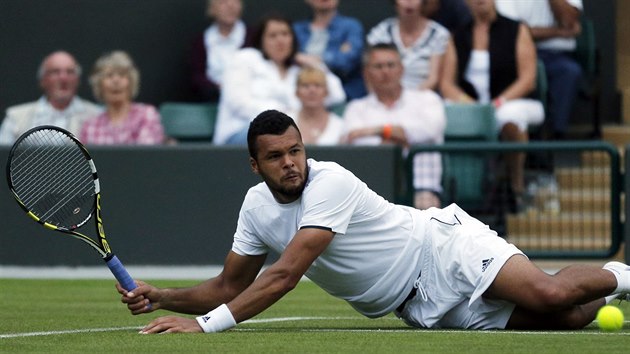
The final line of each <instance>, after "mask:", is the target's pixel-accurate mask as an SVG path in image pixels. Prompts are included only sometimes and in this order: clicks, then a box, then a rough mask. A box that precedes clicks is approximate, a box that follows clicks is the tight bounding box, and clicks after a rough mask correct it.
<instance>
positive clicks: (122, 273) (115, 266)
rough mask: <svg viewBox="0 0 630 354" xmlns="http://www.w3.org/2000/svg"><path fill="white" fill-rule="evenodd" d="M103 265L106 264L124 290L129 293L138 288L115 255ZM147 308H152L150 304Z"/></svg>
mask: <svg viewBox="0 0 630 354" xmlns="http://www.w3.org/2000/svg"><path fill="white" fill-rule="evenodd" d="M105 263H107V266H108V267H109V270H111V271H112V273H113V274H114V277H116V280H118V282H119V283H120V285H121V286H122V287H123V288H124V289H125V290H127V291H131V290H133V289H135V288H137V287H138V286H137V285H136V283H135V282H134V281H133V278H131V275H129V272H127V269H125V266H123V264H122V263H121V262H120V259H118V257H116V255H113V254H112V255H111V258H109V260H106V261H105ZM147 306H148V307H149V308H152V306H151V304H148V305H147Z"/></svg>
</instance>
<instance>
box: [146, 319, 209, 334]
mask: <svg viewBox="0 0 630 354" xmlns="http://www.w3.org/2000/svg"><path fill="white" fill-rule="evenodd" d="M201 332H203V330H202V329H201V326H199V323H197V320H195V319H190V318H183V317H177V316H165V317H158V318H156V319H155V320H153V321H151V323H149V324H148V325H146V326H145V327H144V328H142V329H141V330H140V333H141V334H153V333H201Z"/></svg>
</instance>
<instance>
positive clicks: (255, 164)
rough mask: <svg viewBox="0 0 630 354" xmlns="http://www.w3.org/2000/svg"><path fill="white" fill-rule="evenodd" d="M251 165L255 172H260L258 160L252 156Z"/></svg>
mask: <svg viewBox="0 0 630 354" xmlns="http://www.w3.org/2000/svg"><path fill="white" fill-rule="evenodd" d="M249 165H250V166H251V168H252V171H253V172H254V173H255V174H259V173H258V162H256V160H255V159H254V158H253V157H250V158H249Z"/></svg>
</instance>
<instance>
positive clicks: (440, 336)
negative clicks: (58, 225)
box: [0, 279, 630, 354]
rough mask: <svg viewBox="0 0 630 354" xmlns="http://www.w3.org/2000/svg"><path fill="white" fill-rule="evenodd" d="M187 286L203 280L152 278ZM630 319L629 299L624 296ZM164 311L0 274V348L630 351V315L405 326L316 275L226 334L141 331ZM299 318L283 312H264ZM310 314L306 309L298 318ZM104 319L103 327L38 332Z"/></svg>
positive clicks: (81, 285) (109, 286)
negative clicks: (566, 324) (580, 325)
mask: <svg viewBox="0 0 630 354" xmlns="http://www.w3.org/2000/svg"><path fill="white" fill-rule="evenodd" d="M152 283H153V284H154V285H158V286H186V285H191V284H194V283H196V281H164V280H160V281H153V282H152ZM620 307H621V308H622V310H623V311H624V313H625V315H626V318H628V319H630V306H629V305H628V304H627V303H622V304H621V305H620ZM166 314H169V313H168V312H164V311H158V312H157V313H153V314H150V315H142V316H132V315H130V314H129V313H128V312H127V310H126V308H125V307H124V305H123V304H121V303H120V302H119V295H118V294H117V293H116V291H115V289H114V286H113V281H108V280H31V279H29V280H22V279H20V280H13V279H1V280H0V316H1V319H2V321H0V352H2V353H5V352H63V353H70V352H71V353H88V352H123V351H124V352H132V353H134V352H136V353H147V352H159V353H167V352H168V353H172V352H216V353H232V352H238V353H278V352H292V353H293V352H295V353H407V352H426V353H484V354H489V353H508V352H509V353H572V354H575V353H607V354H608V353H627V352H630V325H629V324H628V322H626V323H625V326H624V329H623V330H621V331H620V332H615V333H606V332H602V331H600V330H599V329H598V328H597V326H596V325H595V324H594V323H593V324H591V325H590V326H589V327H587V328H586V329H583V330H581V331H575V332H520V331H485V332H481V331H439V330H418V329H413V328H409V327H407V326H406V325H405V324H404V323H402V322H401V321H400V320H398V319H396V318H395V317H393V316H391V315H390V316H386V317H384V318H380V319H375V320H373V319H367V318H365V317H362V316H360V315H359V314H358V313H356V312H355V311H354V310H352V309H351V308H350V306H348V305H347V304H346V303H345V302H343V301H340V300H338V299H335V298H333V297H331V296H329V295H327V294H325V293H324V292H323V291H321V290H320V289H319V288H317V287H316V286H315V285H314V284H312V283H310V282H302V283H300V285H299V286H298V287H297V288H296V289H295V290H294V291H293V292H291V293H290V294H289V295H287V296H286V297H285V298H284V299H282V301H280V302H279V303H277V304H276V305H274V306H273V307H272V308H270V309H269V310H267V311H265V312H264V313H262V314H261V315H259V316H257V317H256V318H255V320H256V321H254V322H251V323H242V324H240V325H239V326H237V327H236V328H235V329H233V330H230V331H228V332H224V333H218V334H169V335H140V334H138V333H137V332H138V329H137V328H139V327H141V326H143V325H144V324H146V323H148V322H149V321H150V320H151V319H152V318H155V317H157V316H161V315H166ZM274 318H275V319H279V318H291V319H290V320H284V321H276V322H271V321H264V320H270V319H274ZM299 318H302V319H299ZM86 329H106V330H103V331H102V332H90V333H88V332H78V333H45V334H39V335H33V336H18V335H23V334H25V333H34V332H54V331H75V332H76V331H77V330H83V331H84V330H86Z"/></svg>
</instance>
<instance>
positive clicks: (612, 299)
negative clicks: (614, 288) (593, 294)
mask: <svg viewBox="0 0 630 354" xmlns="http://www.w3.org/2000/svg"><path fill="white" fill-rule="evenodd" d="M618 296H619V294H613V295H608V296H606V297H605V298H604V300H606V305H608V304H610V303H611V302H613V301H615V300H616V299H617V297H618Z"/></svg>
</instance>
